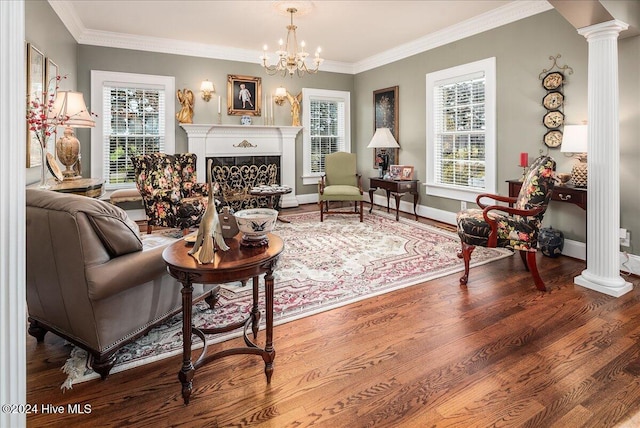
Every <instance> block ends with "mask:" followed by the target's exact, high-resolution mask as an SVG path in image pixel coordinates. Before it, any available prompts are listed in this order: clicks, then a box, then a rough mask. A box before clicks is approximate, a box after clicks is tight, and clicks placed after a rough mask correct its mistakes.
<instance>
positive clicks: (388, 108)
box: [373, 86, 400, 168]
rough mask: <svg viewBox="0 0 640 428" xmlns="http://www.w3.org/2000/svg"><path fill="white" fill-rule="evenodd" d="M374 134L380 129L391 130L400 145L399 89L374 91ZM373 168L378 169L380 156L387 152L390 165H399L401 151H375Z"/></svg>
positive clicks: (395, 87)
mask: <svg viewBox="0 0 640 428" xmlns="http://www.w3.org/2000/svg"><path fill="white" fill-rule="evenodd" d="M373 111H374V117H373V132H374V133H375V132H376V129H378V128H389V130H390V131H391V134H393V138H395V139H396V141H397V142H398V144H400V139H399V138H398V137H399V136H398V87H397V86H393V87H391V88H385V89H378V90H377V91H373ZM373 150H374V152H373V167H374V168H377V167H378V159H380V154H381V153H382V151H383V150H385V152H386V154H387V155H388V156H389V162H388V165H394V164H397V163H398V160H399V153H400V149H373Z"/></svg>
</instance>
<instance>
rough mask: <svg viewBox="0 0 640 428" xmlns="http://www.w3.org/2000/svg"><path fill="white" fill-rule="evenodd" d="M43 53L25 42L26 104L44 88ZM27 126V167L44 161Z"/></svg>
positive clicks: (39, 95)
mask: <svg viewBox="0 0 640 428" xmlns="http://www.w3.org/2000/svg"><path fill="white" fill-rule="evenodd" d="M44 67H45V62H44V55H43V54H42V52H40V50H38V48H36V47H35V46H33V45H32V44H31V43H27V105H30V104H31V102H32V101H34V100H40V101H41V102H42V101H43V100H42V91H43V88H44ZM26 126H27V168H31V167H34V166H39V165H41V164H42V162H44V159H42V153H41V152H40V143H39V142H38V138H37V137H36V135H35V133H34V132H33V131H30V130H29V124H28V123H27V124H26Z"/></svg>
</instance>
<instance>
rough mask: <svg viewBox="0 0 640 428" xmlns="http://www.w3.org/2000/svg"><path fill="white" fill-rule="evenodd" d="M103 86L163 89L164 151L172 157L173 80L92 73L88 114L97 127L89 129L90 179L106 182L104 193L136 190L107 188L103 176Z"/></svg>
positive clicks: (174, 142)
mask: <svg viewBox="0 0 640 428" xmlns="http://www.w3.org/2000/svg"><path fill="white" fill-rule="evenodd" d="M105 85H115V86H129V87H137V88H155V89H163V90H164V95H165V100H164V105H165V140H164V151H165V152H166V153H170V154H173V153H175V147H176V134H175V121H174V118H175V101H174V99H173V96H174V94H175V78H174V77H173V76H156V75H151V74H136V73H120V72H114V71H101V70H91V111H92V112H94V113H96V114H97V115H98V117H97V118H96V126H95V127H94V128H92V129H91V176H92V177H98V178H103V179H105V189H106V190H113V189H122V188H135V186H136V185H135V183H127V184H124V185H117V186H114V185H112V186H109V185H107V184H106V183H107V180H106V177H105V174H104V147H103V135H104V134H103V132H104V121H103V118H104V117H106V115H105V113H104V111H103V105H104V104H103V99H102V96H103V95H102V94H103V88H104V86H105Z"/></svg>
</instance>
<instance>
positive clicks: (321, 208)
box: [318, 201, 324, 223]
mask: <svg viewBox="0 0 640 428" xmlns="http://www.w3.org/2000/svg"><path fill="white" fill-rule="evenodd" d="M323 203H324V201H318V206H319V207H320V223H322V222H323V221H324V207H323Z"/></svg>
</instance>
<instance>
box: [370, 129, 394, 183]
mask: <svg viewBox="0 0 640 428" xmlns="http://www.w3.org/2000/svg"><path fill="white" fill-rule="evenodd" d="M399 147H400V145H398V142H397V141H396V139H395V138H393V134H391V130H389V128H378V129H376V132H375V134H373V138H371V142H370V143H369V145H368V146H367V148H368V149H382V150H381V151H380V154H379V155H377V157H380V159H381V162H380V163H379V164H378V168H379V170H380V178H382V177H384V174H385V173H386V172H387V171H388V170H389V154H388V153H387V151H386V149H397V148H399Z"/></svg>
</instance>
